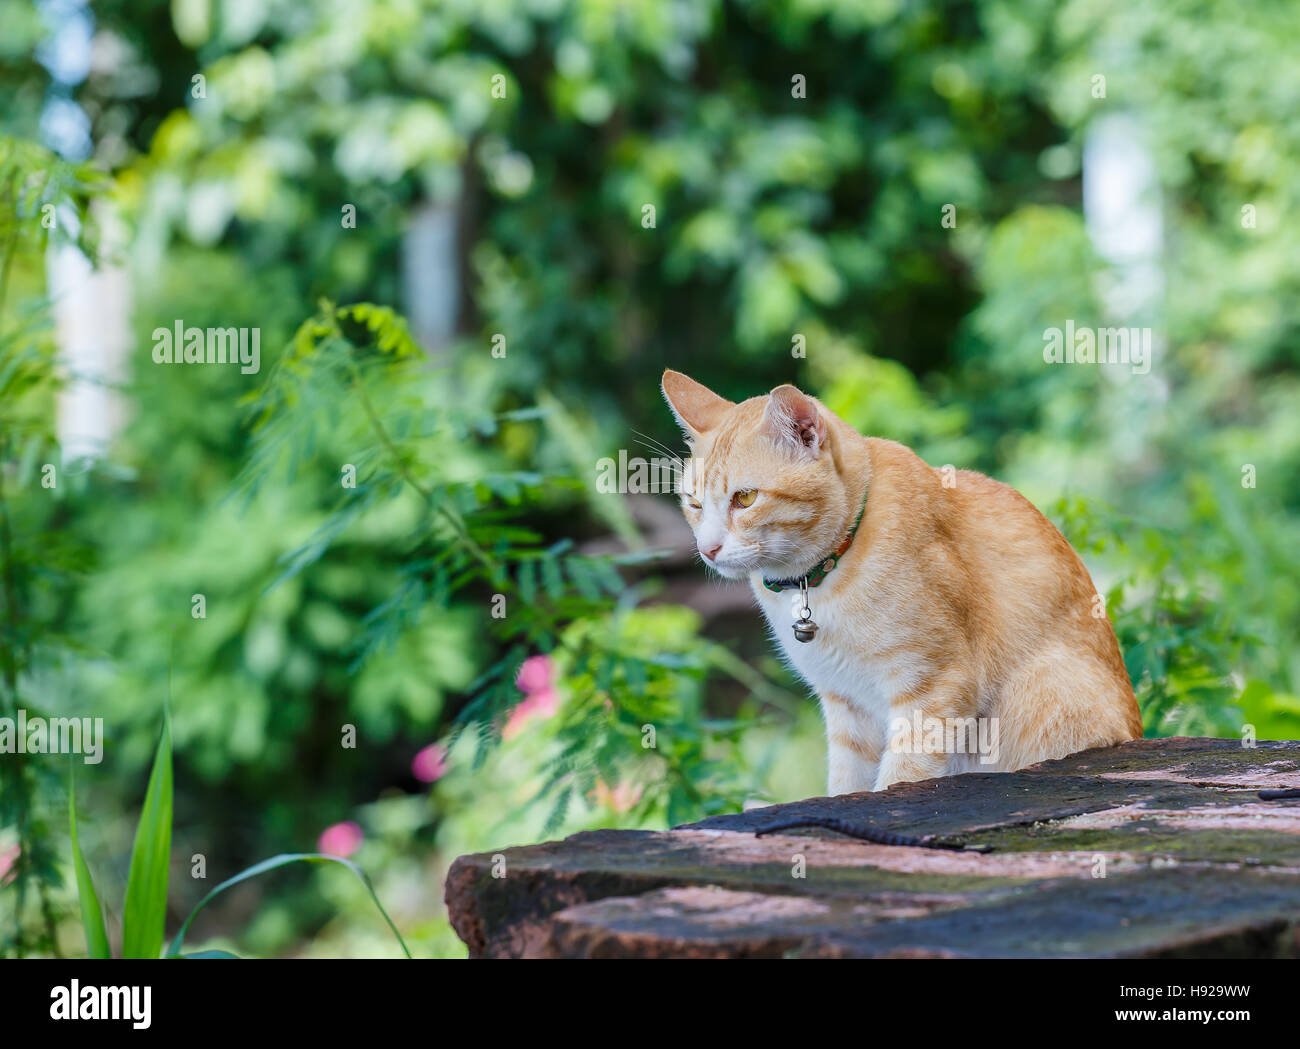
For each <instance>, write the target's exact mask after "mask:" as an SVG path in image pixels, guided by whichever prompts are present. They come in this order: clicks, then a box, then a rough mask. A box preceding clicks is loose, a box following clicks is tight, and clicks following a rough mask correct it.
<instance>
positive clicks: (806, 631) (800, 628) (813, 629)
mask: <svg viewBox="0 0 1300 1049" xmlns="http://www.w3.org/2000/svg"><path fill="white" fill-rule="evenodd" d="M816 636H817V624H816V623H814V622H813V621H812V620H811V619H800V620H799V621H798V622H796V623H795V624H794V639H795V640H796V641H811V640H812V639H813V638H814V637H816Z"/></svg>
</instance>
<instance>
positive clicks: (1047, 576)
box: [663, 371, 1142, 794]
mask: <svg viewBox="0 0 1300 1049" xmlns="http://www.w3.org/2000/svg"><path fill="white" fill-rule="evenodd" d="M663 392H664V396H665V397H666V398H667V400H668V403H669V405H670V406H671V407H672V409H673V412H674V414H675V415H676V416H677V419H678V421H679V422H680V423H681V425H682V427H683V428H684V430H685V431H686V435H687V441H688V443H689V445H690V447H691V456H692V457H691V461H690V463H689V468H688V469H687V470H686V471H685V473H684V476H683V484H682V488H683V491H682V505H683V509H684V511H685V514H686V519H687V521H689V522H690V525H691V528H692V529H693V530H694V532H695V538H696V542H697V544H698V546H699V550H700V554H701V556H702V557H703V558H704V560H705V562H706V563H707V564H708V565H709V566H710V567H711V568H714V569H716V570H717V571H718V572H719V573H720V574H721V575H723V576H726V577H727V578H730V579H740V578H745V577H748V579H749V581H750V585H751V587H752V589H753V591H754V596H755V597H756V598H757V600H758V603H759V606H760V607H761V608H762V610H763V614H764V615H765V616H766V617H767V620H768V623H769V624H770V626H771V628H772V631H773V632H774V634H775V635H776V638H777V640H778V641H779V642H780V643H781V647H782V648H783V649H784V651H785V655H786V657H787V658H788V659H789V661H790V663H791V664H792V665H793V667H794V668H795V669H796V670H797V671H798V672H799V674H800V675H802V677H803V678H804V679H805V680H806V681H807V682H808V683H809V684H810V685H811V686H812V687H813V688H814V689H816V691H817V694H818V696H819V697H820V700H821V707H822V712H823V715H824V717H825V720H826V738H827V747H828V766H829V772H828V781H829V787H828V789H829V791H830V793H832V794H843V793H846V792H849V791H858V790H884V789H885V788H886V787H888V786H889V785H890V784H892V783H898V782H904V781H912V780H922V779H929V778H931V777H933V776H945V775H953V774H955V773H959V772H968V771H984V772H1007V771H1011V770H1013V769H1018V768H1022V767H1024V766H1025V765H1030V764H1033V763H1034V762H1036V761H1043V760H1045V759H1048V758H1060V757H1064V756H1065V755H1067V754H1073V753H1075V752H1076V751H1080V750H1084V749H1086V748H1088V747H1099V746H1106V745H1110V744H1114V743H1119V742H1121V741H1123V740H1126V739H1134V738H1137V737H1140V736H1141V735H1142V722H1141V719H1140V717H1139V716H1138V709H1137V703H1136V701H1135V700H1134V698H1133V689H1132V687H1131V685H1130V684H1129V679H1128V674H1127V673H1126V672H1125V669H1124V661H1123V659H1122V658H1121V656H1120V652H1119V645H1118V643H1117V642H1116V640H1115V632H1114V630H1113V629H1112V628H1111V625H1110V620H1109V619H1107V618H1106V616H1105V614H1104V609H1103V608H1102V606H1101V604H1100V600H1099V599H1098V598H1097V591H1096V588H1095V587H1094V586H1093V584H1092V580H1091V579H1090V578H1089V576H1088V570H1087V569H1086V568H1084V566H1083V562H1082V561H1080V560H1079V557H1078V555H1077V554H1075V552H1074V550H1073V549H1071V547H1070V544H1069V543H1067V542H1066V541H1065V538H1064V537H1063V536H1062V535H1061V533H1060V532H1058V531H1057V530H1056V529H1055V528H1054V527H1053V526H1052V524H1051V522H1049V521H1048V520H1047V519H1046V518H1045V517H1043V515H1042V514H1040V513H1039V512H1038V511H1037V510H1036V509H1035V508H1034V507H1033V506H1032V505H1031V504H1030V503H1029V501H1028V500H1026V499H1025V498H1024V497H1023V496H1022V495H1020V493H1019V492H1016V491H1015V490H1014V489H1012V488H1009V487H1007V486H1006V485H1004V484H1002V483H1000V482H998V481H994V480H992V479H991V478H989V477H985V476H984V475H982V474H978V473H972V472H970V471H968V470H957V471H951V470H950V471H948V472H947V474H946V476H945V475H941V474H940V472H939V471H937V470H935V469H933V468H932V467H930V466H927V465H926V464H925V463H924V462H922V461H921V460H920V459H919V458H918V457H917V456H916V455H915V454H914V453H913V452H912V451H910V450H909V449H907V448H905V447H903V446H902V445H901V444H896V443H895V442H893V441H885V440H879V439H877V438H871V437H863V436H861V435H860V434H858V433H857V432H856V431H855V430H854V429H853V428H852V427H850V426H849V425H848V424H847V423H845V422H844V421H843V420H842V419H840V418H838V417H837V416H836V415H835V414H834V413H833V412H831V411H829V410H828V409H827V408H826V407H825V406H824V405H823V404H821V403H820V402H819V401H817V400H816V399H815V398H813V397H809V396H808V395H806V394H804V393H801V392H800V391H799V390H797V389H795V387H793V386H778V387H777V388H776V389H775V390H773V391H772V392H771V393H770V394H769V395H768V396H766V397H751V398H750V399H749V400H747V401H742V402H741V403H740V404H733V403H732V402H731V401H728V400H725V399H723V398H722V397H719V396H718V395H717V394H715V393H713V392H712V391H711V390H709V389H708V388H706V387H704V386H701V385H700V384H699V383H697V382H695V380H693V379H690V378H688V377H687V376H685V375H682V374H681V373H680V372H674V371H666V372H664V377H663ZM859 515H860V517H859ZM855 522H857V527H856V529H855V527H854V525H855ZM802 581H806V582H807V584H808V585H807V589H806V591H804V590H803V589H802V588H801V586H800V583H801V582H802ZM805 593H806V604H807V606H808V608H807V611H805V610H804V606H805V597H804V594H805ZM809 620H811V626H812V629H811V630H809V629H808V627H809ZM795 625H800V626H802V628H803V629H802V630H801V633H802V635H803V637H799V636H796V633H795V631H794V629H793V627H794V626H795Z"/></svg>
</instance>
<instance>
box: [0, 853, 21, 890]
mask: <svg viewBox="0 0 1300 1049" xmlns="http://www.w3.org/2000/svg"><path fill="white" fill-rule="evenodd" d="M22 851H23V850H22V849H21V848H20V847H19V846H17V845H11V846H9V848H7V849H0V885H3V884H4V883H5V881H6V879H8V877H9V872H10V871H11V870H13V866H14V864H15V863H16V862H17V861H18V854H19V853H20V852H22Z"/></svg>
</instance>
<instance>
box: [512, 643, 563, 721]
mask: <svg viewBox="0 0 1300 1049" xmlns="http://www.w3.org/2000/svg"><path fill="white" fill-rule="evenodd" d="M515 685H516V686H518V688H519V691H520V692H522V693H523V694H524V698H523V699H522V700H521V701H520V702H519V703H516V704H515V705H514V706H513V707H511V708H510V714H509V716H508V717H507V718H506V723H505V726H504V727H503V728H502V729H501V738H502V739H512V738H513V737H515V736H517V735H519V733H520V732H521V731H523V728H524V726H525V725H527V724H528V722H530V721H532V720H533V719H534V718H549V717H550V716H551V715H552V714H554V713H555V712H556V711H557V710H558V709H559V707H560V694H559V693H558V692H556V691H555V661H554V660H552V659H551V657H550V656H529V657H528V658H527V659H525V660H524V664H523V666H521V667H520V668H519V676H518V677H516V678H515Z"/></svg>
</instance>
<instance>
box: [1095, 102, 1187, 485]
mask: <svg viewBox="0 0 1300 1049" xmlns="http://www.w3.org/2000/svg"><path fill="white" fill-rule="evenodd" d="M1163 207H1164V205H1163V199H1162V194H1161V191H1160V181H1159V177H1158V173H1157V171H1156V165H1155V160H1154V158H1153V157H1152V155H1151V151H1150V150H1149V149H1148V148H1147V145H1146V143H1145V141H1144V138H1143V135H1142V129H1141V127H1140V125H1139V124H1138V123H1137V121H1136V120H1134V119H1133V118H1132V117H1129V116H1126V115H1123V114H1116V115H1111V116H1105V117H1101V118H1099V119H1097V120H1095V121H1093V123H1092V124H1091V125H1090V126H1089V128H1088V132H1087V136H1086V138H1085V140H1084V148H1083V215H1084V222H1085V225H1086V227H1087V230H1088V235H1089V238H1090V239H1091V241H1092V244H1093V247H1094V249H1095V250H1096V252H1097V254H1098V255H1099V256H1100V257H1101V258H1102V259H1103V260H1104V261H1105V262H1106V263H1107V264H1108V266H1107V269H1106V270H1105V271H1103V272H1102V273H1101V274H1100V275H1099V277H1098V282H1099V287H1098V294H1099V296H1100V298H1101V301H1102V304H1103V308H1104V310H1105V312H1106V316H1105V317H1104V318H1101V320H1102V321H1104V324H1099V325H1098V326H1099V327H1101V326H1105V327H1127V328H1149V329H1150V330H1151V347H1150V355H1151V360H1150V362H1149V365H1150V371H1149V372H1148V373H1147V374H1145V375H1142V374H1134V373H1133V370H1132V368H1131V367H1130V366H1129V365H1125V364H1112V365H1102V366H1101V368H1100V370H1101V373H1102V375H1103V376H1104V377H1105V379H1107V380H1109V381H1108V382H1105V383H1104V384H1103V385H1102V387H1101V389H1102V391H1103V393H1102V403H1101V405H1100V410H1101V420H1102V423H1103V425H1104V426H1105V429H1106V432H1107V433H1108V434H1110V435H1111V440H1110V454H1111V455H1112V456H1114V457H1115V458H1116V459H1117V460H1119V461H1121V462H1127V463H1129V464H1131V465H1137V464H1140V463H1142V462H1143V461H1144V460H1145V461H1146V467H1147V468H1153V467H1154V464H1152V463H1151V462H1150V461H1149V458H1148V456H1149V453H1150V449H1151V447H1152V442H1151V441H1150V439H1149V438H1150V435H1151V432H1152V430H1153V429H1154V428H1155V427H1156V425H1157V419H1158V415H1159V410H1160V408H1161V406H1162V405H1163V404H1164V403H1165V402H1166V401H1167V400H1168V391H1169V380H1168V376H1167V375H1165V374H1164V372H1163V371H1162V369H1161V364H1162V363H1163V361H1164V358H1165V346H1166V339H1165V337H1164V333H1163V332H1162V330H1161V328H1160V322H1161V320H1162V318H1163V317H1164V316H1165V310H1164V298H1165V271H1164V257H1163V254H1164V215H1163Z"/></svg>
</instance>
